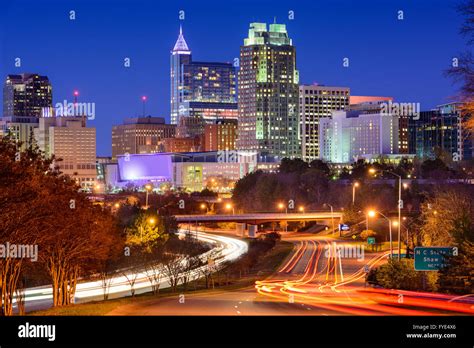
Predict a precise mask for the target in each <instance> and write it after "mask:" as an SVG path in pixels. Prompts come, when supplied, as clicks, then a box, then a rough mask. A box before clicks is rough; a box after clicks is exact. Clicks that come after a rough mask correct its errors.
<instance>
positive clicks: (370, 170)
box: [369, 168, 402, 261]
mask: <svg viewBox="0 0 474 348" xmlns="http://www.w3.org/2000/svg"><path fill="white" fill-rule="evenodd" d="M376 171H377V170H376V169H374V168H370V169H369V172H370V173H372V174H375V173H376ZM381 172H385V173H389V174H392V175H394V176H396V177H397V178H398V261H400V253H401V247H402V246H401V234H400V228H401V225H402V176H401V175H398V174H395V173H394V172H391V171H389V170H383V169H382V170H381Z"/></svg>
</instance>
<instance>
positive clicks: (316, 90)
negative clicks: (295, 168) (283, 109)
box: [299, 85, 350, 162]
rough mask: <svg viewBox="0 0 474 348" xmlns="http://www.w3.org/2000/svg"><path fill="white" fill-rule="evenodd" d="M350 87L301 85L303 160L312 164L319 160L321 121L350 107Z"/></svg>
mask: <svg viewBox="0 0 474 348" xmlns="http://www.w3.org/2000/svg"><path fill="white" fill-rule="evenodd" d="M349 99H350V89H349V88H348V87H328V86H320V85H301V86H300V88H299V112H300V127H301V130H300V136H301V158H302V159H303V160H305V161H306V162H311V161H312V160H314V159H317V158H319V150H320V139H319V120H320V119H321V118H323V117H324V118H331V117H332V113H333V112H334V111H339V110H346V109H347V107H348V106H349Z"/></svg>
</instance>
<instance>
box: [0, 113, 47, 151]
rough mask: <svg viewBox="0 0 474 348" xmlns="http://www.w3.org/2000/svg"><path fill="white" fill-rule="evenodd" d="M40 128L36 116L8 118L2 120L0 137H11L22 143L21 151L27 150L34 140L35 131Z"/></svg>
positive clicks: (0, 122)
mask: <svg viewBox="0 0 474 348" xmlns="http://www.w3.org/2000/svg"><path fill="white" fill-rule="evenodd" d="M36 127H38V117H36V116H7V117H2V118H0V137H2V136H6V135H9V136H10V137H11V138H13V139H14V140H15V141H16V142H21V143H22V145H21V147H20V149H21V150H24V149H26V148H27V147H28V146H29V145H30V140H32V134H33V132H34V129H35V128H36Z"/></svg>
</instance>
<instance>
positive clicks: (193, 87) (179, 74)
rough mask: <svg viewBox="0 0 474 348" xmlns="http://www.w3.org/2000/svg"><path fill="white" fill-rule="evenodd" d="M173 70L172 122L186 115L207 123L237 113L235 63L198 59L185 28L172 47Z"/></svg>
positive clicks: (233, 116) (234, 115)
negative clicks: (191, 48)
mask: <svg viewBox="0 0 474 348" xmlns="http://www.w3.org/2000/svg"><path fill="white" fill-rule="evenodd" d="M170 74H171V123H172V124H179V120H180V118H182V117H189V118H197V119H198V120H199V121H200V122H201V123H202V124H203V125H204V124H205V123H212V122H214V121H215V120H216V119H218V118H224V117H232V118H235V117H236V116H237V96H236V78H235V76H236V72H235V67H234V66H233V65H232V64H231V63H219V62H194V61H193V60H192V55H191V50H190V49H189V47H188V45H187V43H186V40H185V39H184V36H183V32H182V29H181V28H180V32H179V36H178V40H177V41H176V44H175V45H174V48H173V50H172V51H171V71H170ZM203 127H204V126H203Z"/></svg>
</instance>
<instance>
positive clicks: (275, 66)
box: [237, 23, 300, 157]
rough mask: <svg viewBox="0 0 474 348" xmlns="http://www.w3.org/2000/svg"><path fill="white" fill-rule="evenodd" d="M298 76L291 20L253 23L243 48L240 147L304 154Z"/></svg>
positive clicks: (280, 153) (241, 62)
mask: <svg viewBox="0 0 474 348" xmlns="http://www.w3.org/2000/svg"><path fill="white" fill-rule="evenodd" d="M298 82H299V75H298V70H297V69H296V48H295V47H294V46H293V44H292V41H291V39H290V38H289V37H288V33H287V31H286V26H285V25H284V24H270V26H269V30H267V25H266V24H265V23H251V24H250V29H249V32H248V37H247V38H246V39H245V40H244V45H243V46H241V48H240V70H239V84H238V88H239V128H238V141H237V148H238V149H241V150H252V151H259V152H262V153H268V154H272V155H275V156H280V157H298V156H300V151H299V113H298V108H299V105H298V101H299V100H298V93H299V87H298Z"/></svg>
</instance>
